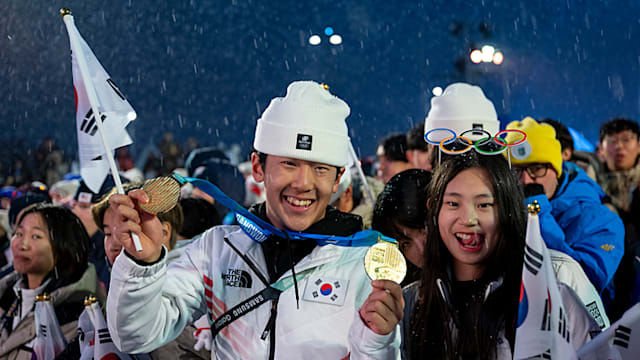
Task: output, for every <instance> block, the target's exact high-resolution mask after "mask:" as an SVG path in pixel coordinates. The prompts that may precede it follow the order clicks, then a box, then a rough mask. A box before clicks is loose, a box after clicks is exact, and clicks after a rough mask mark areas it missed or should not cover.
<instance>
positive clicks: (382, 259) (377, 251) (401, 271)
mask: <svg viewBox="0 0 640 360" xmlns="http://www.w3.org/2000/svg"><path fill="white" fill-rule="evenodd" d="M364 270H365V271H366V272H367V275H369V277H370V278H371V280H392V281H395V282H396V283H398V284H400V283H401V282H402V280H403V279H404V277H405V275H407V262H406V260H405V259H404V255H402V252H400V249H398V247H397V246H396V245H395V244H392V243H390V242H387V241H381V242H379V243H377V244H375V245H373V246H372V247H370V248H369V250H368V251H367V254H366V255H365V256H364Z"/></svg>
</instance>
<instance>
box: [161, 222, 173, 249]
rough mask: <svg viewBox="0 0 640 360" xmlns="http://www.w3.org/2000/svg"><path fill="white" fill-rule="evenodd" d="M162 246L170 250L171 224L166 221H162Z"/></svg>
mask: <svg viewBox="0 0 640 360" xmlns="http://www.w3.org/2000/svg"><path fill="white" fill-rule="evenodd" d="M161 224H162V244H163V245H164V246H166V247H167V249H169V250H171V224H170V223H169V222H168V221H162V222H161Z"/></svg>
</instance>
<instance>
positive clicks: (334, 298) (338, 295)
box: [302, 275, 349, 306]
mask: <svg viewBox="0 0 640 360" xmlns="http://www.w3.org/2000/svg"><path fill="white" fill-rule="evenodd" d="M348 287H349V280H341V279H335V278H330V277H326V276H322V275H320V276H315V277H310V278H309V279H308V280H307V285H306V287H305V288H304V295H303V297H302V299H303V300H307V301H315V302H319V303H323V304H333V305H337V306H342V305H344V300H345V297H346V295H347V289H348Z"/></svg>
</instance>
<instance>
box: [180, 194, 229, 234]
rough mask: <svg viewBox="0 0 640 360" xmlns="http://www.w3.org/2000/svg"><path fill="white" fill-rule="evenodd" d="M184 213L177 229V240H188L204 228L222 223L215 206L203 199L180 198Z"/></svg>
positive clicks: (203, 230) (200, 232)
mask: <svg viewBox="0 0 640 360" xmlns="http://www.w3.org/2000/svg"><path fill="white" fill-rule="evenodd" d="M180 206H181V207H182V213H183V214H184V222H183V223H182V229H181V230H180V231H178V241H181V240H189V239H192V238H194V237H196V236H197V235H200V234H202V233H203V232H205V231H206V230H208V229H210V228H212V227H214V226H217V225H220V224H222V218H221V217H220V214H218V211H217V210H216V207H215V206H213V204H211V203H210V202H208V201H207V200H205V199H202V198H197V197H187V198H182V199H180Z"/></svg>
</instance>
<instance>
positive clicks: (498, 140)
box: [424, 128, 527, 155]
mask: <svg viewBox="0 0 640 360" xmlns="http://www.w3.org/2000/svg"><path fill="white" fill-rule="evenodd" d="M434 131H447V132H449V133H451V136H449V137H446V138H444V139H442V140H441V141H439V142H438V141H434V140H431V139H429V135H430V134H432V133H433V132H434ZM469 132H483V133H484V134H485V135H487V136H486V137H483V138H482V139H480V140H478V141H476V142H473V141H472V140H471V139H469V138H467V137H465V136H464V135H465V134H466V133H469ZM509 132H515V133H518V134H520V135H522V139H520V140H518V141H516V142H514V143H512V144H509V143H506V142H504V139H503V138H501V137H500V136H501V135H504V134H507V133H509ZM424 140H425V141H426V142H427V143H429V144H432V145H438V147H439V148H440V151H442V152H444V153H445V154H449V155H460V154H464V153H466V152H467V151H469V150H471V148H474V149H475V150H476V151H477V152H478V153H480V154H483V155H497V154H501V153H503V152H504V151H505V150H506V149H507V148H508V147H509V146H515V145H520V144H522V143H523V142H525V140H527V134H526V133H525V132H524V131H522V130H518V129H505V130H502V131H499V132H498V133H496V135H495V136H491V134H490V133H489V132H488V131H487V130H484V129H471V130H466V131H463V132H462V133H461V134H460V136H458V135H457V134H456V132H455V131H453V130H452V129H448V128H435V129H431V130H429V131H427V133H426V134H424ZM458 140H464V141H465V142H466V144H467V147H465V148H464V149H462V150H449V149H447V148H445V145H448V144H451V143H453V142H454V141H458ZM491 141H493V142H494V143H496V144H498V145H501V146H502V148H500V149H499V150H495V151H486V150H482V149H480V146H483V145H486V144H488V143H490V142H491Z"/></svg>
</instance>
